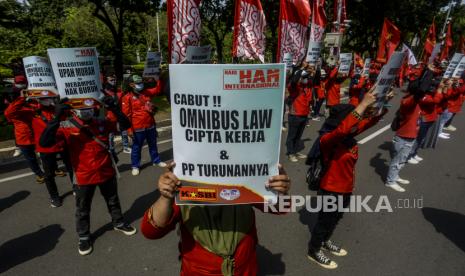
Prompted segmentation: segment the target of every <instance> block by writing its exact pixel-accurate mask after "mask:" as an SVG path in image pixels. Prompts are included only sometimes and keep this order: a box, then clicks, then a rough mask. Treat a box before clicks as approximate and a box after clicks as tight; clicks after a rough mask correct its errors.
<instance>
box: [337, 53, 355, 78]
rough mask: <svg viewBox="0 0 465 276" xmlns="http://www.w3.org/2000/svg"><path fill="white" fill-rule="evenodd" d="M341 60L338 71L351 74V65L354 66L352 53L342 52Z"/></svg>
mask: <svg viewBox="0 0 465 276" xmlns="http://www.w3.org/2000/svg"><path fill="white" fill-rule="evenodd" d="M339 61H340V62H341V64H339V70H338V72H339V73H340V74H349V73H350V67H351V66H352V53H341V54H340V55H339Z"/></svg>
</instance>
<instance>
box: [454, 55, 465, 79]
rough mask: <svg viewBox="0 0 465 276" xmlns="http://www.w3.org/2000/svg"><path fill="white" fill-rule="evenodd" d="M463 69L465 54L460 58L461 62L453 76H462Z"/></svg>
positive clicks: (464, 67)
mask: <svg viewBox="0 0 465 276" xmlns="http://www.w3.org/2000/svg"><path fill="white" fill-rule="evenodd" d="M463 71H465V56H463V57H462V58H461V59H460V62H459V64H458V65H457V67H456V68H455V70H454V73H453V74H452V78H455V79H458V78H460V77H461V76H462V74H463Z"/></svg>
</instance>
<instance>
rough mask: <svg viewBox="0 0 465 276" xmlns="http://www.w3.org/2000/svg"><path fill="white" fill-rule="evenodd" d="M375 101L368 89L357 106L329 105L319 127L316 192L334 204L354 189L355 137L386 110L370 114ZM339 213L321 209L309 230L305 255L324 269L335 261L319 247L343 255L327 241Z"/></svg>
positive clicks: (344, 200)
mask: <svg viewBox="0 0 465 276" xmlns="http://www.w3.org/2000/svg"><path fill="white" fill-rule="evenodd" d="M375 101H376V97H375V96H374V95H373V94H372V91H369V92H368V93H366V94H365V96H364V98H363V100H362V101H361V103H360V104H359V105H358V106H357V107H354V106H353V105H350V104H339V105H335V106H333V108H332V109H331V111H330V116H329V117H328V119H326V121H325V123H324V124H323V126H322V128H321V130H320V137H321V138H320V141H319V143H320V151H321V154H322V156H323V163H324V166H325V169H324V174H323V176H322V178H321V181H320V190H319V192H318V194H319V195H321V196H325V197H331V200H332V202H335V203H336V204H337V206H342V207H344V208H346V207H347V206H349V203H350V196H351V194H352V192H353V189H354V183H355V175H354V172H355V164H356V162H357V159H358V146H357V141H356V140H355V137H356V136H357V135H359V134H360V133H362V132H364V131H366V130H367V129H369V128H370V127H372V126H373V125H375V124H376V123H377V122H378V121H379V120H380V119H381V118H382V116H383V115H384V114H386V112H387V110H386V109H385V110H384V111H383V112H382V113H381V115H376V116H373V113H370V112H369V111H368V110H371V108H370V107H371V106H372V105H373V103H375ZM328 200H329V199H328ZM328 202H329V201H328ZM342 216H343V212H342V211H341V210H339V211H326V210H325V209H324V208H323V209H322V210H321V211H320V212H319V214H318V220H317V223H316V225H315V227H314V228H313V231H312V238H311V240H310V242H309V249H308V255H307V257H308V258H309V259H310V260H312V261H314V262H316V263H317V264H319V265H320V266H322V267H324V268H326V269H334V268H336V267H337V263H336V262H334V261H332V260H331V259H330V258H328V257H327V256H326V255H325V254H324V253H323V251H322V250H321V248H324V249H326V250H328V251H329V252H331V253H333V254H334V255H337V256H345V255H347V251H346V250H345V249H343V248H341V247H340V246H338V245H336V244H335V243H334V242H333V241H332V240H331V236H332V234H333V232H334V230H335V228H336V226H337V224H338V222H339V220H340V219H341V218H342Z"/></svg>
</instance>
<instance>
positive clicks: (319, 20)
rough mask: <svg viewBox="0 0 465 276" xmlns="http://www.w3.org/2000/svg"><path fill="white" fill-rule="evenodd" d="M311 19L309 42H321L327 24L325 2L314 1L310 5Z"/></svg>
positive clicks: (320, 0) (323, 0) (322, 0)
mask: <svg viewBox="0 0 465 276" xmlns="http://www.w3.org/2000/svg"><path fill="white" fill-rule="evenodd" d="M312 11H313V19H312V30H311V32H310V40H312V41H322V40H323V35H324V32H325V27H326V23H327V21H328V20H327V18H326V12H325V0H314V1H313V5H312Z"/></svg>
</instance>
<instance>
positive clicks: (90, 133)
mask: <svg viewBox="0 0 465 276" xmlns="http://www.w3.org/2000/svg"><path fill="white" fill-rule="evenodd" d="M69 122H70V123H71V124H72V125H74V126H75V127H77V128H78V129H79V130H80V131H82V132H83V133H84V134H85V135H87V136H88V137H89V138H91V139H93V140H94V141H95V142H96V143H97V144H99V145H100V146H102V147H103V148H104V149H105V150H106V151H108V153H109V154H110V159H111V163H112V164H113V168H114V169H115V171H116V176H117V177H118V178H120V177H121V175H120V173H119V170H118V166H117V165H116V163H117V162H116V160H115V156H113V152H111V150H110V147H109V146H108V145H107V144H105V143H104V142H103V141H102V140H100V139H99V138H97V136H96V135H95V134H94V133H93V132H92V131H91V130H90V129H89V128H87V127H84V126H83V125H81V124H80V123H79V122H78V121H76V119H74V118H71V119H69Z"/></svg>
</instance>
